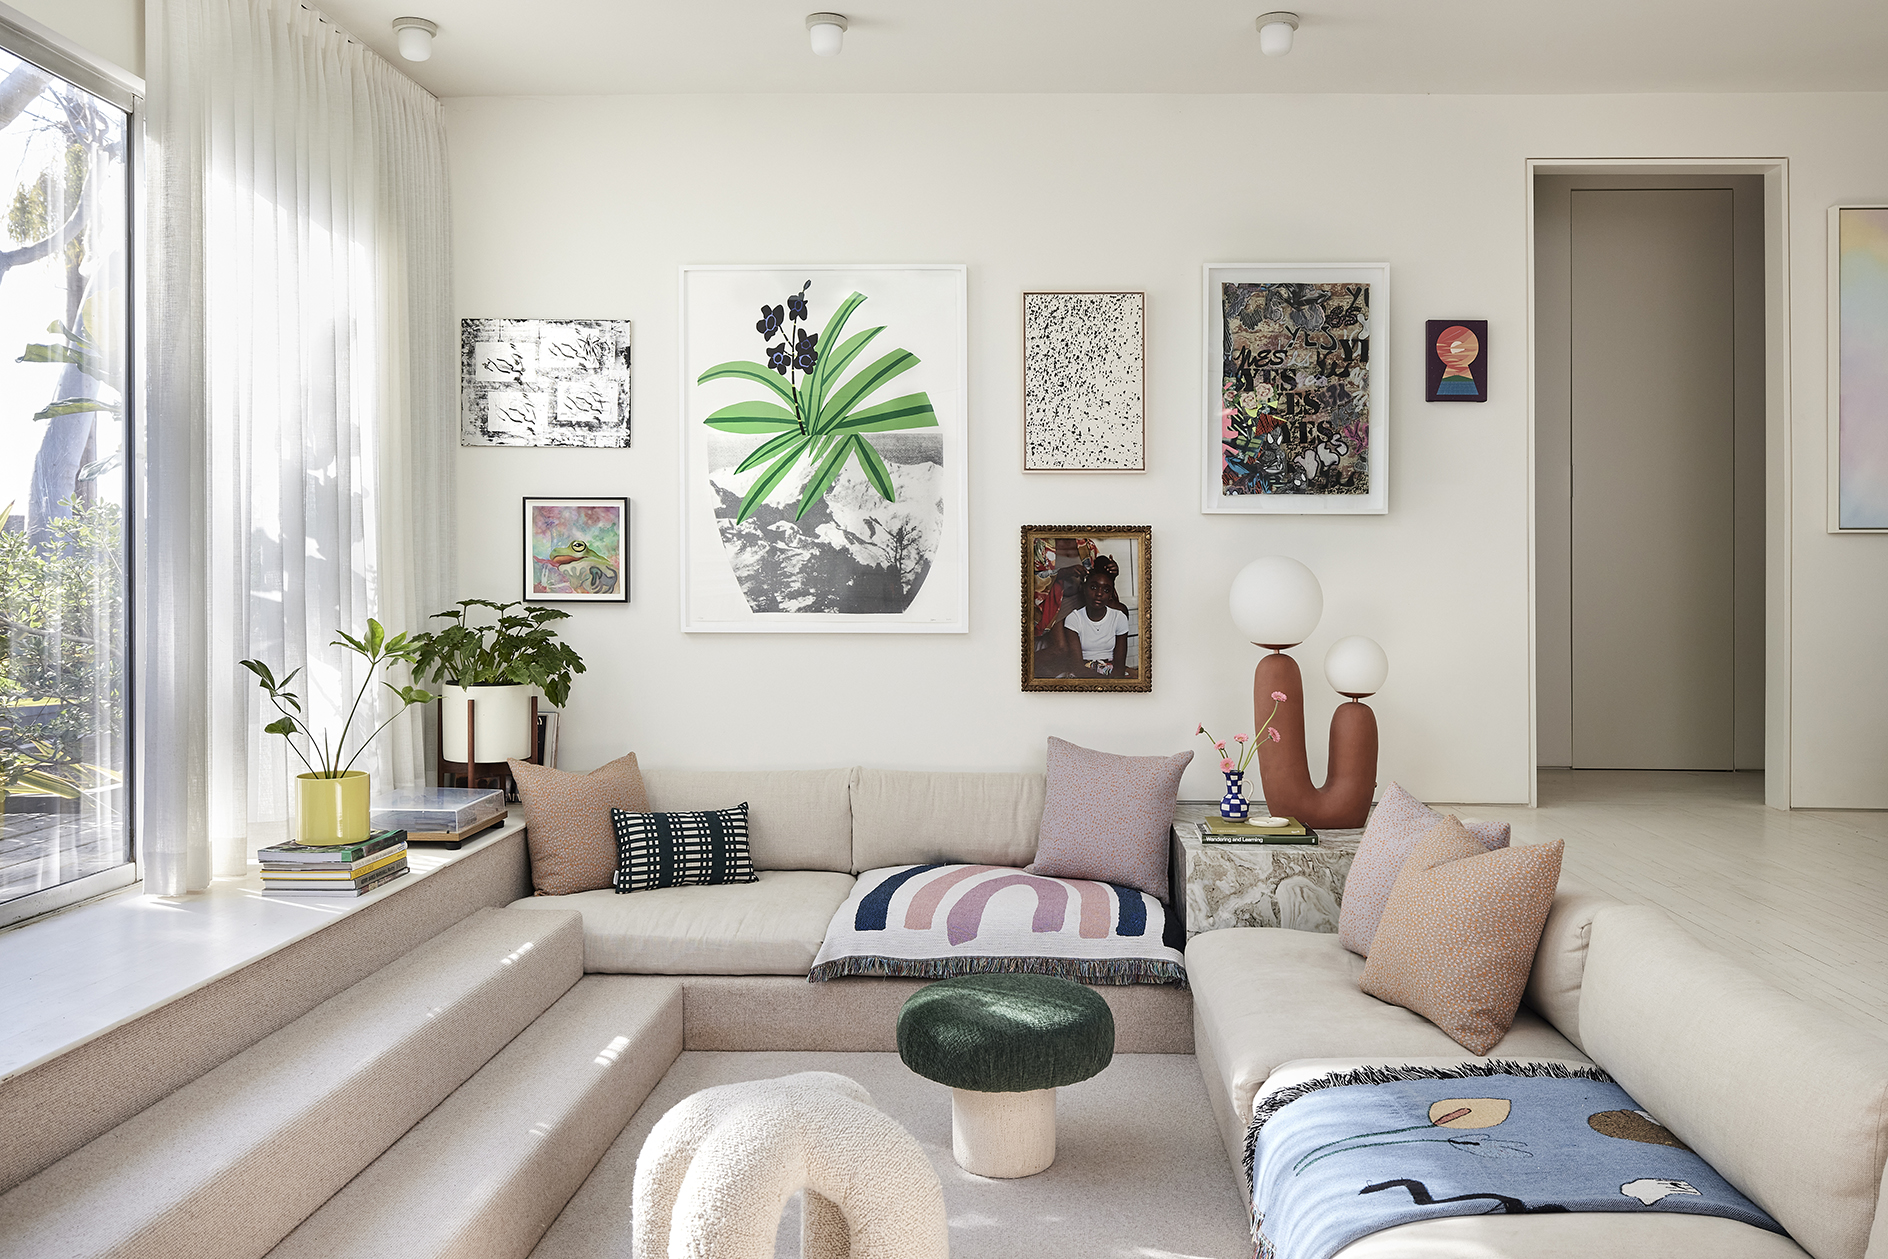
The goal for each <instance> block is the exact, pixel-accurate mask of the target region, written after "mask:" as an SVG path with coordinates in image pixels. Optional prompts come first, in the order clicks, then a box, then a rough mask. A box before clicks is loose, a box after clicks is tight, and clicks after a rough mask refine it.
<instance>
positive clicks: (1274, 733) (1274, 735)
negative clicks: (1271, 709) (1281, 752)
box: [1265, 727, 1279, 743]
mask: <svg viewBox="0 0 1888 1259" xmlns="http://www.w3.org/2000/svg"><path fill="white" fill-rule="evenodd" d="M1265 733H1267V734H1269V735H1271V736H1272V742H1274V743H1277V742H1278V741H1279V733H1278V730H1277V728H1276V727H1274V728H1273V729H1271V730H1267V731H1266V732H1265Z"/></svg>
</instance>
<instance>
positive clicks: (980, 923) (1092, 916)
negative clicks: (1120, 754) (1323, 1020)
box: [808, 865, 1186, 984]
mask: <svg viewBox="0 0 1888 1259" xmlns="http://www.w3.org/2000/svg"><path fill="white" fill-rule="evenodd" d="M1166 924H1167V917H1166V911H1165V908H1164V907H1163V906H1162V905H1161V903H1160V902H1159V901H1158V900H1156V899H1154V898H1153V897H1151V896H1149V895H1147V894H1146V893H1144V892H1141V891H1138V890H1137V889H1135V888H1131V887H1118V886H1116V885H1115V884H1112V883H1101V882H1097V881H1095V880H1092V879H1050V878H1044V877H1042V876H1041V875H1036V874H1030V873H1029V872H1028V871H1026V870H1017V869H1013V868H1011V867H1008V866H981V865H934V866H891V867H889V868H887V869H883V870H868V871H866V872H865V873H864V874H861V875H860V876H859V881H858V883H857V884H856V885H854V887H853V889H852V895H851V896H850V897H848V898H847V899H846V903H845V904H843V905H841V906H840V907H839V912H838V913H836V914H834V915H833V920H832V923H831V925H830V926H828V927H827V929H826V940H825V943H823V944H822V945H821V946H820V950H819V956H817V957H816V958H814V959H813V970H812V973H811V974H810V975H809V976H808V978H810V979H811V980H813V982H815V983H818V982H819V981H821V980H825V979H837V978H839V977H841V976H844V975H915V976H921V977H924V978H930V979H937V978H942V977H944V976H947V975H971V974H979V973H985V972H1007V973H1012V974H1016V973H1023V974H1035V975H1060V976H1062V977H1064V978H1066V979H1076V980H1082V981H1084V982H1087V983H1091V984H1135V983H1151V984H1165V983H1174V984H1185V983H1186V961H1185V959H1184V958H1183V957H1182V956H1181V955H1180V953H1179V952H1178V951H1177V950H1175V949H1170V948H1168V947H1166V946H1165V945H1164V944H1162V943H1161V933H1162V932H1163V931H1164V930H1165V929H1166Z"/></svg>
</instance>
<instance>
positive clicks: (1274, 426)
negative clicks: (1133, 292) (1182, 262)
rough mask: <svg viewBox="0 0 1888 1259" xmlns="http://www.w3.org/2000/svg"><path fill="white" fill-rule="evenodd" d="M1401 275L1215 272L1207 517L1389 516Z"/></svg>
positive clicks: (1207, 359)
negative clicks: (1391, 385)
mask: <svg viewBox="0 0 1888 1259" xmlns="http://www.w3.org/2000/svg"><path fill="white" fill-rule="evenodd" d="M1389 287H1390V269H1389V267H1387V266H1383V265H1377V264H1361V263H1330V264H1308V265H1291V266H1286V265H1273V264H1264V263H1242V264H1209V265H1208V266H1207V267H1206V269H1205V295H1204V296H1205V310H1204V315H1205V331H1206V336H1205V355H1204V373H1205V380H1204V385H1203V388H1204V397H1205V398H1206V415H1205V417H1204V421H1205V442H1204V449H1205V454H1206V457H1205V460H1204V467H1203V468H1202V470H1201V471H1202V477H1203V481H1202V485H1201V509H1202V510H1204V511H1207V512H1246V513H1254V512H1263V513H1278V514H1329V513H1349V514H1372V513H1381V512H1386V511H1388V510H1389V503H1390V498H1389V487H1390V477H1389V434H1388V424H1389V406H1388V394H1389V390H1388V388H1387V382H1388V376H1389V346H1388V338H1387V328H1388V323H1389V321H1388V318H1387V315H1388V309H1389Z"/></svg>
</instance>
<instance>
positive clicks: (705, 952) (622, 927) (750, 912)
mask: <svg viewBox="0 0 1888 1259" xmlns="http://www.w3.org/2000/svg"><path fill="white" fill-rule="evenodd" d="M851 891H852V876H851V875H849V874H835V873H832V872H830V871H825V870H762V871H760V872H759V878H758V880H757V881H756V882H753V883H728V884H722V885H719V886H715V887H665V888H657V889H655V890H654V891H648V892H631V893H628V894H627V895H619V894H618V893H616V892H614V891H611V890H607V889H606V890H603V891H598V892H579V893H577V894H576V895H574V896H556V897H551V896H538V897H532V898H530V899H528V900H522V901H518V902H516V904H517V905H518V906H519V907H520V908H527V909H531V908H538V907H543V908H546V909H557V910H565V909H574V910H577V911H578V912H579V913H581V914H582V915H583V968H584V970H586V971H588V972H590V973H591V974H597V973H605V974H618V975H804V974H806V972H807V971H808V970H809V969H811V968H812V965H813V957H814V955H815V954H817V953H818V952H819V946H820V941H821V940H822V939H824V938H825V935H826V924H827V923H828V922H830V921H832V916H833V913H834V911H835V910H837V909H838V908H839V906H840V904H841V903H842V902H844V901H845V899H846V897H847V896H848V895H849V894H850V893H851Z"/></svg>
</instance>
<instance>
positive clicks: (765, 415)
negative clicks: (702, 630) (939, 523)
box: [695, 280, 937, 524]
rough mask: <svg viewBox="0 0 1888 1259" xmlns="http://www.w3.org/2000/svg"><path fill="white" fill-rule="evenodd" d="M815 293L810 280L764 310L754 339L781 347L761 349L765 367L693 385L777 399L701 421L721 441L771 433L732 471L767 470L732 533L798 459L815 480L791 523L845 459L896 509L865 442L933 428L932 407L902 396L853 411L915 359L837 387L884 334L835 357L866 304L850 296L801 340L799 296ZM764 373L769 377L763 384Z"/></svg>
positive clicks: (870, 331) (863, 371)
mask: <svg viewBox="0 0 1888 1259" xmlns="http://www.w3.org/2000/svg"><path fill="white" fill-rule="evenodd" d="M812 284H813V282H812V281H811V280H808V281H807V282H806V283H805V284H803V285H801V286H800V291H799V292H798V293H794V294H791V295H789V296H788V298H787V300H786V302H785V303H784V304H783V305H780V306H768V305H765V304H763V305H762V306H761V308H760V320H759V322H757V323H756V324H755V325H754V328H755V331H757V332H759V333H760V335H761V340H762V341H763V342H771V341H772V340H773V339H774V337H776V336H778V337H780V338H781V340H780V343H779V344H777V345H768V346H767V361H766V362H765V363H758V362H747V361H743V360H736V361H734V362H729V363H720V364H717V365H716V366H714V367H711V368H709V369H708V370H707V371H705V372H703V373H702V374H701V375H700V376H699V377H697V378H696V382H695V383H696V384H702V385H705V384H707V383H708V382H709V381H711V380H728V379H732V380H745V381H749V382H751V383H754V384H758V385H763V386H765V387H766V388H767V389H768V390H769V391H770V392H772V393H773V395H774V396H775V397H776V398H778V399H779V401H778V402H772V401H767V400H765V399H762V400H756V401H748V402H737V403H734V404H733V405H732V406H725V407H722V408H721V409H720V410H718V411H716V412H714V413H713V414H712V415H710V416H709V417H708V418H707V419H706V420H704V421H702V422H703V423H704V424H706V425H708V426H709V427H710V428H717V429H720V430H721V431H723V432H726V433H766V434H770V436H769V437H768V438H767V440H766V441H764V442H762V443H761V444H760V445H759V446H757V447H755V448H754V450H753V451H752V452H750V453H749V454H748V456H747V458H745V459H743V460H742V461H741V464H740V466H739V467H737V468H735V470H734V472H735V475H736V476H739V475H740V474H741V473H743V472H749V471H752V470H753V469H755V468H758V467H761V466H762V465H763V464H764V465H766V470H765V471H763V472H762V473H761V474H760V476H759V477H757V478H755V480H754V484H753V485H751V486H749V487H748V491H747V496H746V497H745V498H743V499H742V500H741V507H740V512H739V514H738V515H737V516H736V517H735V523H736V524H739V523H741V522H742V521H744V520H746V519H747V518H748V517H749V516H751V515H753V514H754V511H755V509H757V508H758V507H759V506H760V505H761V503H763V502H764V501H766V498H767V496H768V495H769V494H771V493H773V491H774V488H775V487H776V486H778V485H779V484H780V483H781V482H782V481H783V480H785V479H786V477H787V474H788V473H789V472H791V471H793V469H794V468H795V466H797V465H798V464H799V463H800V461H801V460H803V459H804V460H806V461H807V462H809V463H811V464H813V465H814V471H813V475H812V477H811V479H809V480H808V481H807V483H806V491H805V492H804V493H803V494H802V495H801V496H800V507H799V510H798V511H796V512H795V513H794V515H793V518H794V519H795V520H799V519H801V518H802V517H804V516H805V515H806V513H807V511H808V510H809V509H810V508H811V507H812V506H813V504H814V503H816V502H818V501H819V500H820V499H821V498H823V497H824V496H825V494H826V492H827V491H828V490H830V489H831V488H832V487H833V484H834V483H835V482H837V481H838V480H839V474H840V473H841V472H842V471H844V470H845V466H846V463H847V461H848V460H849V459H856V460H858V463H859V470H860V471H861V472H862V473H864V474H865V479H866V480H867V481H869V482H870V483H871V485H872V488H873V489H875V490H877V491H878V493H879V496H880V497H881V498H883V499H884V500H885V501H886V502H888V503H895V502H897V501H898V491H897V488H896V487H895V486H894V485H893V484H892V474H891V469H889V468H887V467H886V466H885V460H884V458H883V457H882V456H880V454H879V453H878V451H876V450H874V449H873V448H872V443H870V442H868V441H867V440H866V439H865V435H866V434H867V433H889V432H893V431H896V430H899V429H913V428H936V427H937V412H936V410H934V409H933V408H932V406H931V399H930V396H929V395H927V394H924V393H909V394H906V395H904V396H903V397H900V398H893V399H891V400H890V401H889V402H881V403H878V404H877V405H876V406H870V407H865V408H864V409H863V410H861V409H860V404H862V403H863V402H864V401H865V400H866V398H868V397H870V396H871V395H872V394H873V393H875V392H876V391H877V390H878V389H879V387H880V386H881V385H883V384H885V383H886V382H887V381H889V380H891V379H892V378H893V377H895V376H898V375H900V374H901V373H903V372H906V371H909V370H910V369H911V368H913V367H916V366H917V365H918V361H919V360H918V356H917V355H916V354H913V353H912V352H911V351H910V350H893V351H892V352H891V353H889V354H885V355H882V356H880V357H879V358H876V359H874V360H872V362H870V363H868V364H867V365H866V366H865V367H863V368H860V369H859V370H858V371H856V372H854V373H853V374H852V376H851V377H850V378H848V379H844V380H842V379H841V377H843V376H845V372H846V369H847V368H848V367H850V366H852V363H853V360H854V359H856V358H858V357H859V353H860V351H862V350H864V349H865V347H866V346H867V345H868V344H870V343H871V341H872V339H873V338H874V337H876V336H878V334H879V333H881V332H883V331H885V326H884V325H882V324H881V325H880V326H878V327H876V328H867V329H865V330H864V331H863V332H858V333H854V334H853V335H852V336H851V337H848V338H847V339H846V340H845V341H843V342H841V343H840V344H839V346H838V348H837V349H835V348H834V347H833V343H834V342H835V341H838V340H839V337H840V335H841V334H842V333H843V332H844V331H845V326H846V320H848V319H849V318H851V317H852V312H853V311H855V310H857V309H858V308H859V304H860V303H861V302H863V301H865V295H864V294H863V293H857V292H855V293H853V294H852V295H851V296H850V297H848V298H846V300H845V301H843V302H841V303H840V304H839V309H838V310H836V311H834V312H833V317H832V318H831V319H829V320H827V322H826V326H825V327H824V328H823V329H821V330H820V331H818V332H808V331H807V330H806V329H805V328H804V327H802V326H801V321H802V320H806V319H808V318H809V315H808V313H807V301H806V290H807V289H809V288H811V287H812ZM822 346H823V347H824V348H822ZM770 372H771V373H773V374H772V375H769V373H770ZM783 404H784V405H783Z"/></svg>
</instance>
